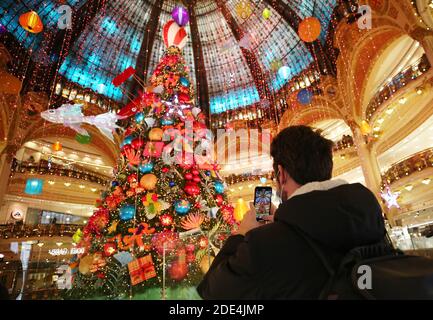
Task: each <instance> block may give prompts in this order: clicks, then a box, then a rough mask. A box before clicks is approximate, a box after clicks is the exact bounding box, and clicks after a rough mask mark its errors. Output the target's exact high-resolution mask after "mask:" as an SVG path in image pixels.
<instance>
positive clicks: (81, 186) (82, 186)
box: [78, 184, 86, 189]
mask: <svg viewBox="0 0 433 320" xmlns="http://www.w3.org/2000/svg"><path fill="white" fill-rule="evenodd" d="M78 187H79V188H80V189H84V188H85V187H86V186H85V185H83V184H80V185H79V186H78Z"/></svg>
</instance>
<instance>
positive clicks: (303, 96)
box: [297, 89, 313, 105]
mask: <svg viewBox="0 0 433 320" xmlns="http://www.w3.org/2000/svg"><path fill="white" fill-rule="evenodd" d="M297 99H298V101H299V103H300V104H303V105H307V104H310V103H311V100H312V99H313V93H312V92H311V91H310V90H308V89H302V90H301V91H299V93H298V96H297Z"/></svg>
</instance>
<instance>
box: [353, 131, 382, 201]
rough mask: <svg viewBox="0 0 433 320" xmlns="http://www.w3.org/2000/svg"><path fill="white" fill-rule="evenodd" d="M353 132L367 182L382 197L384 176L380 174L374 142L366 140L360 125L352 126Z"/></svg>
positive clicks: (376, 194)
mask: <svg viewBox="0 0 433 320" xmlns="http://www.w3.org/2000/svg"><path fill="white" fill-rule="evenodd" d="M352 132H353V141H354V142H355V145H356V146H357V150H358V156H359V158H360V162H361V168H362V172H363V174H364V177H365V183H366V185H367V187H368V188H369V189H370V190H371V191H372V192H373V193H374V194H375V196H376V197H377V198H378V199H380V186H381V182H382V176H381V174H380V168H379V163H378V162H377V157H376V153H375V152H374V150H373V146H372V144H371V143H367V142H366V141H365V137H364V135H363V134H362V133H361V130H360V129H359V127H358V126H355V127H354V128H352Z"/></svg>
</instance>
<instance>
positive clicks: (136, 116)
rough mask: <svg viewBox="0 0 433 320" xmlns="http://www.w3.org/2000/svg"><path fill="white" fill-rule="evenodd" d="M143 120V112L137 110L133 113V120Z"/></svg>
mask: <svg viewBox="0 0 433 320" xmlns="http://www.w3.org/2000/svg"><path fill="white" fill-rule="evenodd" d="M143 121H144V113H143V112H138V113H136V114H135V122H137V123H143Z"/></svg>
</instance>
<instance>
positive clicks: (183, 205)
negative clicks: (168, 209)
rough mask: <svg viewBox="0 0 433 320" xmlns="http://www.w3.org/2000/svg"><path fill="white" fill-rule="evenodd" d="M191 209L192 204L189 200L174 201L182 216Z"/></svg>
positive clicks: (175, 208)
mask: <svg viewBox="0 0 433 320" xmlns="http://www.w3.org/2000/svg"><path fill="white" fill-rule="evenodd" d="M189 210H191V204H190V203H189V202H188V201H187V200H178V201H176V202H175V203H174V211H176V213H177V214H178V215H180V216H184V215H186V214H187V213H188V212H189Z"/></svg>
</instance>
